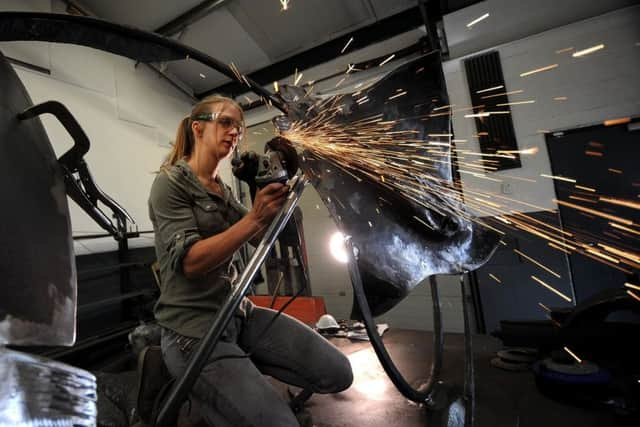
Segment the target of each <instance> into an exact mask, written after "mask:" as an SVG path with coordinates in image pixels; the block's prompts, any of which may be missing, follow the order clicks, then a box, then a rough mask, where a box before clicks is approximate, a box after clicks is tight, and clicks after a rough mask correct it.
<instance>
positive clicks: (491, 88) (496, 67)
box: [464, 52, 522, 170]
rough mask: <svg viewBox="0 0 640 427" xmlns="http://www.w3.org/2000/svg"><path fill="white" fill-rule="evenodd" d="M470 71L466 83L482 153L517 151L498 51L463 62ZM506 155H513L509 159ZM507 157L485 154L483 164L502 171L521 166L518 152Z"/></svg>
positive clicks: (489, 168)
mask: <svg viewBox="0 0 640 427" xmlns="http://www.w3.org/2000/svg"><path fill="white" fill-rule="evenodd" d="M464 66H465V70H466V72H467V83H468V85H469V93H470V95H471V105H472V106H473V107H474V108H473V111H471V110H470V111H469V113H468V114H477V115H478V116H477V117H476V118H475V121H476V129H477V130H478V134H477V136H478V140H479V142H480V150H481V151H482V153H483V154H488V155H493V154H499V153H498V151H510V152H514V151H516V150H518V142H517V141H516V135H515V132H514V130H513V121H512V120H511V109H510V108H509V106H508V105H499V104H506V103H508V102H509V98H508V96H507V95H505V93H506V92H507V91H508V89H507V88H506V86H505V84H504V78H503V76H502V66H501V64H500V55H499V54H498V52H489V53H485V54H482V55H478V56H474V57H473V58H469V59H467V60H465V61H464ZM504 156H511V158H507V157H504ZM504 156H499V157H494V156H485V157H483V159H484V166H485V167H487V168H488V170H494V168H495V170H503V169H513V168H519V167H520V166H521V165H522V163H521V162H520V156H519V154H517V153H508V154H504Z"/></svg>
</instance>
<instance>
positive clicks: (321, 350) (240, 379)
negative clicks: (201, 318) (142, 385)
mask: <svg viewBox="0 0 640 427" xmlns="http://www.w3.org/2000/svg"><path fill="white" fill-rule="evenodd" d="M275 314H276V311H274V310H270V309H266V308H260V307H256V306H254V305H253V304H247V311H246V317H238V316H236V317H234V318H233V319H232V320H231V323H230V325H229V327H228V328H227V330H226V331H225V335H224V336H223V339H221V340H220V341H219V342H218V344H217V345H216V348H215V349H214V351H213V353H212V354H211V356H210V358H209V362H208V363H207V364H206V365H205V367H204V368H203V370H202V372H201V373H200V376H199V377H198V379H197V380H196V383H195V385H194V386H193V389H192V391H191V398H192V399H194V400H196V401H197V402H198V403H199V406H200V407H201V408H202V412H203V414H202V415H203V417H204V418H205V419H206V420H207V423H208V424H209V425H215V426H224V425H229V426H234V427H242V426H279V427H280V426H282V427H284V426H298V422H297V420H296V418H295V416H294V414H293V412H292V411H291V409H290V408H289V405H288V404H287V402H286V401H285V400H284V399H283V398H282V397H281V396H280V394H279V393H278V392H277V391H276V390H275V389H274V388H273V386H272V385H271V383H270V382H269V381H268V380H267V379H266V378H265V377H264V376H263V374H265V375H270V376H272V377H274V378H276V379H278V380H280V381H282V382H285V383H288V384H291V385H294V386H297V387H301V388H305V389H309V390H311V391H313V392H314V393H337V392H339V391H342V390H345V389H347V388H348V387H349V386H350V385H351V383H352V381H353V373H352V371H351V365H350V363H349V360H348V359H347V357H346V356H345V355H344V354H342V353H341V352H340V350H338V349H337V348H336V347H335V346H334V345H333V344H331V343H330V342H329V341H327V340H326V339H325V338H323V337H322V336H321V335H319V334H317V333H316V332H315V331H313V330H312V329H311V328H309V327H308V326H306V325H305V324H303V323H301V322H299V321H298V320H296V319H294V318H292V317H290V316H287V315H286V314H284V313H283V314H281V315H280V316H279V318H278V319H276V320H275V322H274V323H273V325H271V327H270V328H269V329H268V331H267V332H266V333H264V334H263V331H264V328H265V326H266V325H267V323H269V321H270V320H271V319H272V318H273V316H274V315H275ZM185 342H186V343H187V345H185ZM190 344H193V345H190ZM197 346H198V342H197V341H195V342H193V341H192V340H190V339H188V338H186V337H183V336H181V335H179V334H177V333H175V332H174V331H171V330H169V329H164V328H163V331H162V355H163V357H164V360H165V363H166V365H167V367H168V368H169V372H171V375H173V376H174V377H179V376H180V375H182V373H183V372H184V369H185V367H186V365H187V361H188V359H189V356H190V355H191V354H192V353H193V352H194V349H195V348H196V347H197ZM247 353H250V357H244V358H227V359H221V360H214V359H217V358H219V357H223V356H230V355H232V356H241V355H243V354H247Z"/></svg>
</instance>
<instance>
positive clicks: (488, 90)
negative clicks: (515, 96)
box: [476, 85, 504, 93]
mask: <svg viewBox="0 0 640 427" xmlns="http://www.w3.org/2000/svg"><path fill="white" fill-rule="evenodd" d="M502 88H504V86H503V85H500V86H494V87H490V88H487V89H482V90H478V91H476V93H485V92H490V91H492V90H498V89H502Z"/></svg>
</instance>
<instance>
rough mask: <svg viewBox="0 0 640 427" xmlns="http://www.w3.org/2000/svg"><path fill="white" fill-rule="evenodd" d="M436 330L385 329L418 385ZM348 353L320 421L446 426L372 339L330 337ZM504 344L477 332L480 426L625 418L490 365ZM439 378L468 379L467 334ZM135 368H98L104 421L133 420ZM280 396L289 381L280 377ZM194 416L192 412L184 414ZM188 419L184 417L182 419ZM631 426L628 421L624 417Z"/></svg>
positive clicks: (458, 339)
mask: <svg viewBox="0 0 640 427" xmlns="http://www.w3.org/2000/svg"><path fill="white" fill-rule="evenodd" d="M431 337H432V335H431V333H430V332H425V331H408V330H394V329H390V330H389V331H387V332H386V333H385V335H384V342H385V345H386V347H387V350H388V351H389V353H390V354H391V356H392V357H393V360H394V362H395V363H396V366H397V367H398V369H400V371H401V372H402V373H403V375H404V376H405V378H406V379H407V380H408V381H409V382H410V383H411V384H412V385H414V386H415V387H418V386H419V385H420V384H424V383H425V382H426V380H427V375H428V372H429V368H430V361H431V349H432V344H431ZM332 342H334V344H336V345H337V346H338V347H339V348H340V349H341V350H342V351H343V352H344V353H345V354H346V355H347V356H348V357H349V359H350V361H351V364H352V366H353V371H354V383H353V385H352V386H351V387H350V388H349V389H348V390H346V391H345V392H342V393H338V394H335V395H312V396H311V398H310V399H309V400H308V401H307V403H306V405H305V409H306V411H308V412H309V413H311V416H312V421H313V425H314V426H316V427H361V426H367V427H390V426H394V427H395V426H407V427H409V426H430V427H431V426H437V427H442V426H445V425H446V424H444V423H443V417H439V416H440V415H442V414H438V413H434V412H432V411H430V412H428V411H427V410H426V409H425V408H424V407H422V406H420V405H417V404H415V403H413V402H410V401H409V400H407V399H406V398H404V397H403V396H402V395H401V394H400V393H399V392H398V391H397V390H396V388H395V386H394V385H393V384H392V383H391V381H390V380H389V378H388V377H387V375H386V373H385V372H384V371H383V369H382V366H381V365H380V363H379V361H378V359H377V357H376V355H375V353H374V351H373V348H372V347H371V345H370V343H369V342H363V341H359V342H351V341H349V340H347V339H344V338H341V339H332ZM500 348H501V344H500V342H499V341H498V340H496V339H494V338H492V337H489V336H476V337H474V351H475V372H476V377H475V378H476V403H477V406H476V419H475V427H502V426H505V427H507V426H509V427H541V426H542V427H556V426H557V427H572V426H581V427H596V426H597V427H608V426H617V425H621V424H618V423H616V419H615V417H614V415H613V414H611V413H610V412H604V411H597V410H591V409H580V408H576V407H572V406H568V405H565V404H562V403H558V402H555V401H553V400H551V399H549V398H547V397H545V396H543V395H542V394H540V393H539V392H538V390H537V388H536V386H535V380H534V376H533V374H532V373H531V372H508V371H503V370H500V369H498V368H495V367H493V366H491V365H490V360H491V358H492V357H494V355H495V352H496V351H497V350H499V349H500ZM441 379H442V380H443V381H444V382H445V384H446V385H447V386H449V387H450V388H451V389H452V390H454V391H455V392H456V393H457V394H458V395H459V394H460V391H461V390H462V385H463V379H464V347H463V336H462V335H460V334H450V335H447V336H446V338H445V352H444V360H443V366H442V374H441ZM136 381H137V380H136V373H135V372H123V373H119V374H98V388H99V399H98V414H99V417H98V418H99V419H100V421H99V423H98V425H99V426H107V425H108V426H123V427H125V426H128V425H129V424H128V422H127V421H126V420H127V418H128V414H131V413H132V410H133V407H134V406H135V388H136V385H135V384H136ZM273 381H274V385H275V386H276V387H277V388H279V389H280V390H281V391H282V393H283V395H286V394H287V389H288V387H287V386H286V385H285V384H283V383H279V382H277V381H276V380H273ZM187 418H189V417H187ZM185 423H187V424H188V421H187V420H186V419H181V423H180V425H186V424H185ZM627 425H630V424H627Z"/></svg>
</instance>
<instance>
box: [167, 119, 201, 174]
mask: <svg viewBox="0 0 640 427" xmlns="http://www.w3.org/2000/svg"><path fill="white" fill-rule="evenodd" d="M192 152H193V130H192V129H191V117H185V118H184V119H182V121H180V125H178V131H177V132H176V142H175V143H174V144H173V148H172V149H171V152H170V153H169V155H168V156H167V159H166V160H165V162H164V164H163V165H162V168H168V167H171V166H173V165H175V164H176V163H177V162H178V160H180V159H182V158H184V157H189V156H190V155H191V153H192Z"/></svg>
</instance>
